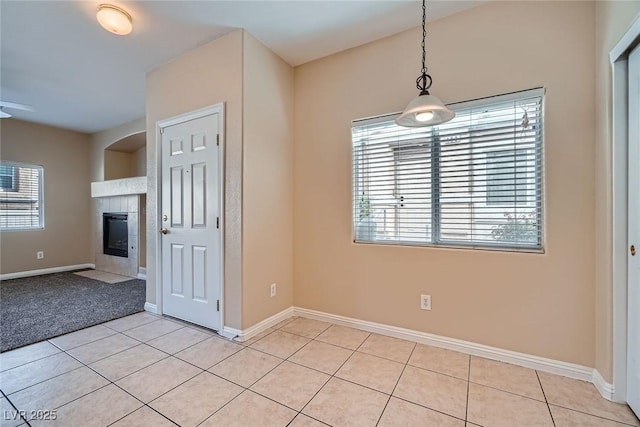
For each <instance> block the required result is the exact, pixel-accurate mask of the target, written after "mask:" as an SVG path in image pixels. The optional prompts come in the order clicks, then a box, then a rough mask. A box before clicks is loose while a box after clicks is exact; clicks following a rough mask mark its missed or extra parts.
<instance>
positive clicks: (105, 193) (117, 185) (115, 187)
mask: <svg viewBox="0 0 640 427" xmlns="http://www.w3.org/2000/svg"><path fill="white" fill-rule="evenodd" d="M131 194H147V177H146V176H137V177H134V178H123V179H112V180H109V181H99V182H92V183H91V197H114V196H127V195H131Z"/></svg>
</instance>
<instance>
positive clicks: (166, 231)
mask: <svg viewBox="0 0 640 427" xmlns="http://www.w3.org/2000/svg"><path fill="white" fill-rule="evenodd" d="M168 232H169V230H167V229H166V228H164V227H162V228H161V229H160V234H167V233H168Z"/></svg>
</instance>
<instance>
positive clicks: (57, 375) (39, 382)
mask: <svg viewBox="0 0 640 427" xmlns="http://www.w3.org/2000/svg"><path fill="white" fill-rule="evenodd" d="M69 357H72V356H69ZM74 359H75V358H74ZM40 360H42V359H40ZM75 360H77V359H75ZM80 363H82V362H80ZM82 365H84V364H83V363H82ZM22 366H24V365H22ZM80 368H82V366H78V367H77V368H73V369H69V370H68V371H65V372H61V373H59V374H56V375H54V376H52V377H50V378H47V379H44V380H41V381H38V382H35V383H33V384H31V385H28V386H27V387H24V388H21V389H19V390H14V391H12V392H11V393H9V395H12V394H15V393H19V392H21V391H24V390H26V389H28V388H31V387H33V386H36V385H38V384H42V383H43V382H46V381H49V380H51V379H54V378H57V377H60V376H62V375H64V374H68V373H69V372H73V371H77V370H78V369H80ZM3 394H4V392H3Z"/></svg>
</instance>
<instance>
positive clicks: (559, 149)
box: [294, 2, 595, 366]
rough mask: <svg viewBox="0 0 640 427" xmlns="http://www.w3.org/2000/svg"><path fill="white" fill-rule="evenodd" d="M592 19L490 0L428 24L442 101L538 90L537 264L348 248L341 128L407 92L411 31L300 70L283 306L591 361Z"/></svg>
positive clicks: (469, 253) (575, 6) (346, 131)
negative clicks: (290, 256)
mask: <svg viewBox="0 0 640 427" xmlns="http://www.w3.org/2000/svg"><path fill="white" fill-rule="evenodd" d="M594 24H595V4H594V3H593V2H491V3H488V4H486V5H483V6H479V7H477V8H474V9H471V10H468V11H466V12H463V13H460V14H457V15H453V16H450V17H448V18H444V19H442V20H439V21H436V22H433V23H431V24H429V29H428V34H429V36H428V63H429V64H428V65H430V72H431V75H432V76H433V78H434V85H433V88H432V93H433V94H435V95H437V96H439V97H441V98H442V99H443V100H444V101H445V102H453V101H460V100H468V99H474V98H478V97H483V96H490V95H495V94H501V93H506V92H511V91H518V90H523V89H529V88H533V87H538V86H544V87H545V88H546V89H547V94H546V99H545V109H546V110H545V142H544V143H545V167H546V173H545V179H546V185H545V213H546V214H545V216H546V244H545V248H546V253H545V254H525V253H508V252H493V251H478V250H453V249H440V248H415V247H399V246H395V247H390V246H383V245H363V244H360V245H356V244H353V243H352V241H351V220H350V214H351V148H350V122H351V120H352V119H357V118H362V117H368V116H373V115H378V114H384V113H390V112H394V111H399V110H401V109H403V108H404V107H405V105H406V103H407V102H408V101H409V100H410V99H411V98H413V97H414V96H416V90H415V87H414V81H415V78H416V76H417V74H418V73H419V59H420V58H419V52H420V35H421V34H420V33H421V32H420V30H419V29H414V30H411V31H408V32H405V33H401V34H398V35H395V36H392V37H389V38H386V39H382V40H379V41H376V42H373V43H370V44H367V45H364V46H361V47H358V48H354V49H351V50H348V51H345V52H341V53H338V54H336V55H332V56H330V57H327V58H324V59H320V60H318V61H315V62H311V63H308V64H305V65H303V66H300V67H297V68H296V69H295V90H296V93H295V111H296V114H295V150H294V182H295V191H294V223H295V226H294V282H295V289H294V303H295V305H296V306H300V307H305V308H310V309H315V310H320V311H325V312H328V313H334V314H338V315H344V316H349V317H355V318H358V319H364V320H370V321H375V322H380V323H384V324H389V325H395V326H400V327H406V328H410V329H415V330H419V331H425V332H430V333H435V334H439V335H444V336H448V337H453V338H459V339H464V340H469V341H472V342H477V343H482V344H487V345H491V346H496V347H500V348H505V349H510V350H515V351H520V352H524V353H528V354H533V355H539V356H544V357H549V358H552V359H557V360H563V361H567V362H574V363H579V364H582V365H587V366H593V365H594V347H595V345H594V324H595V319H594V253H593V252H594V251H593V247H594V231H593V230H594V170H593V163H594V126H593V121H594V101H595V94H594V85H593V82H594V79H595V76H594V66H593V64H594ZM421 293H426V294H431V296H432V299H433V310H432V311H430V312H426V311H422V310H420V309H419V296H420V294H421Z"/></svg>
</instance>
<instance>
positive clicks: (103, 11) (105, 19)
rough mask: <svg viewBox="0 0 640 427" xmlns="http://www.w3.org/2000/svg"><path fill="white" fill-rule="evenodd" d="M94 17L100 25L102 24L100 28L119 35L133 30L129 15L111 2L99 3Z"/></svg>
mask: <svg viewBox="0 0 640 427" xmlns="http://www.w3.org/2000/svg"><path fill="white" fill-rule="evenodd" d="M96 18H97V19H98V22H99V23H100V25H102V28H104V29H105V30H107V31H109V32H110V33H113V34H117V35H119V36H124V35H127V34H129V33H130V32H131V30H133V25H132V23H131V15H129V14H128V13H127V12H126V11H125V10H124V9H121V8H119V7H117V6H114V5H112V4H101V5H100V6H98V13H97V14H96Z"/></svg>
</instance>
